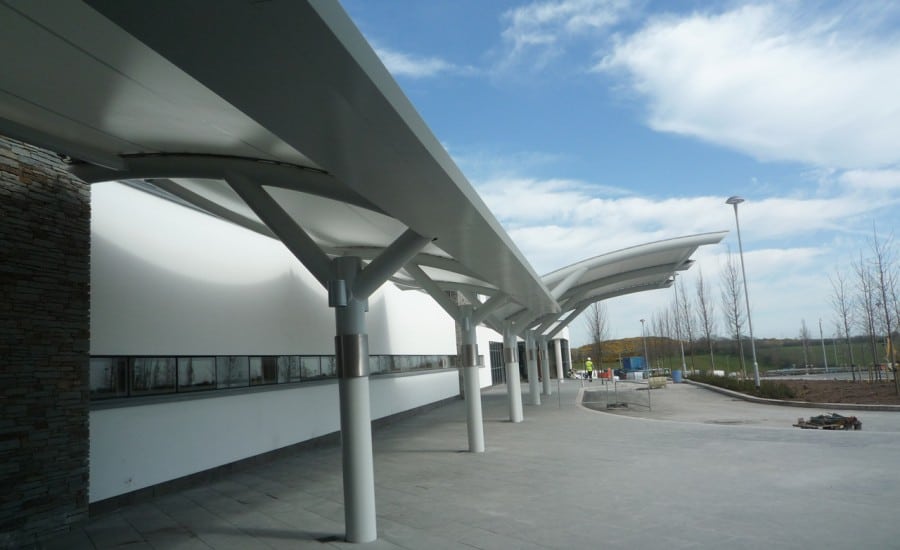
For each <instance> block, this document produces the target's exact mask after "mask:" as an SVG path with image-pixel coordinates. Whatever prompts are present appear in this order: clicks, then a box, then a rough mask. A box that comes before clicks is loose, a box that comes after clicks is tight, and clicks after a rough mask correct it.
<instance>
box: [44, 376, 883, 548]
mask: <svg viewBox="0 0 900 550" xmlns="http://www.w3.org/2000/svg"><path fill="white" fill-rule="evenodd" d="M594 384H597V383H596V382H595V383H594ZM560 388H561V389H562V393H561V395H560V396H556V395H554V396H550V397H549V398H545V399H544V400H543V404H542V405H540V406H529V407H526V409H525V420H524V421H523V422H522V423H519V424H512V423H510V422H507V421H505V420H503V418H504V417H505V414H506V407H507V405H506V395H505V388H494V389H490V390H487V391H486V392H485V393H484V397H483V403H484V410H485V417H486V418H489V419H495V420H494V421H488V422H486V423H485V441H486V446H487V451H486V452H485V453H483V454H472V453H467V452H459V451H460V450H461V449H463V448H464V447H465V445H466V433H465V406H464V403H462V402H461V401H460V402H453V403H450V404H448V405H446V406H443V407H440V408H437V409H433V410H430V411H427V412H424V413H421V414H417V415H414V416H411V417H409V418H406V419H403V420H400V421H397V422H395V423H392V424H390V425H387V426H384V427H381V428H379V429H378V430H376V432H375V437H374V438H373V442H374V450H375V476H376V507H377V513H378V527H379V540H378V541H377V542H376V543H373V544H369V545H350V544H347V543H344V542H342V540H341V539H342V537H343V506H342V498H343V495H342V489H341V480H340V461H339V455H340V453H339V450H338V449H337V448H336V447H320V448H315V449H307V450H303V451H298V452H297V453H296V454H292V455H289V456H286V457H283V458H280V459H278V460H276V461H274V462H272V463H268V464H261V465H255V466H253V467H252V468H248V469H246V470H243V471H241V472H237V473H234V474H231V475H228V476H225V478H223V479H222V480H220V481H217V482H215V483H211V484H208V485H206V486H203V487H198V488H194V489H189V490H185V491H182V492H180V493H178V494H174V495H168V496H165V497H160V498H157V499H153V500H151V501H148V502H147V503H144V504H142V505H140V506H135V507H127V508H123V509H122V510H119V511H117V512H113V513H111V514H108V515H106V516H103V517H98V518H93V519H91V520H90V521H89V522H88V524H87V525H85V526H84V527H82V528H81V529H79V530H77V531H76V532H74V533H72V534H71V535H69V536H70V537H71V538H70V539H68V540H69V541H72V542H73V544H72V545H71V546H68V547H69V548H76V549H77V548H93V547H94V546H97V547H101V546H100V545H99V544H97V542H100V543H101V544H103V545H105V546H102V547H111V546H110V545H115V544H126V543H133V544H135V545H139V544H145V545H152V546H153V547H156V548H181V547H182V545H184V547H185V548H203V547H209V548H217V549H221V548H242V549H246V548H287V547H292V548H294V547H299V548H307V547H308V548H317V547H321V548H327V547H332V548H348V547H353V548H360V547H362V548H378V549H382V548H384V549H388V550H394V549H397V548H410V549H411V548H469V549H471V548H485V549H486V548H650V549H652V548H661V549H662V548H664V549H666V550H672V549H681V548H684V549H707V548H716V549H718V548H761V547H774V548H811V547H815V548H823V549H829V548H848V547H852V548H891V547H897V542H896V541H898V540H900V526H898V525H900V523H898V522H896V521H895V520H894V517H893V516H894V515H895V511H896V510H897V509H898V507H900V476H898V475H897V473H896V467H895V464H896V457H897V456H900V413H891V412H879V413H872V412H865V413H860V414H858V415H857V416H859V417H860V418H861V419H862V420H863V431H859V432H822V431H810V430H800V429H798V428H792V427H790V424H792V423H793V422H795V421H796V419H797V417H799V416H810V415H811V414H817V413H816V411H814V410H810V409H792V408H782V407H775V406H769V405H757V404H752V403H746V402H743V401H735V400H733V399H731V398H728V397H725V396H722V395H719V394H715V393H712V392H709V391H707V390H702V389H700V388H695V387H692V386H687V385H669V386H668V387H667V388H665V389H660V390H653V392H652V395H651V398H652V400H653V408H652V410H650V409H646V408H645V409H640V408H638V407H635V408H633V409H629V410H625V411H617V412H615V413H614V414H610V413H607V412H605V407H604V408H603V409H604V412H597V411H595V410H590V409H589V408H587V407H585V406H582V405H581V404H580V403H579V401H578V399H579V394H580V393H581V391H582V388H581V384H579V383H578V382H571V381H570V382H565V383H563V384H561V385H560ZM587 389H588V390H592V391H596V390H597V389H599V390H602V391H603V392H604V393H605V388H596V387H594V388H592V387H588V388H587ZM620 389H622V391H623V392H625V391H626V387H624V386H623V387H622V388H620ZM641 392H642V390H638V389H637V387H636V386H635V387H634V388H632V390H631V393H632V395H631V396H629V397H630V398H634V399H640V398H641V397H642V396H641ZM643 393H646V390H643ZM526 397H527V396H526ZM589 397H593V398H596V397H599V396H597V395H594V396H589ZM823 412H828V411H823ZM842 414H844V413H842ZM167 518H168V519H167ZM92 534H93V535H94V536H95V537H94V538H91V535H92ZM81 535H84V536H81ZM57 547H59V546H57ZM129 547H132V546H129Z"/></svg>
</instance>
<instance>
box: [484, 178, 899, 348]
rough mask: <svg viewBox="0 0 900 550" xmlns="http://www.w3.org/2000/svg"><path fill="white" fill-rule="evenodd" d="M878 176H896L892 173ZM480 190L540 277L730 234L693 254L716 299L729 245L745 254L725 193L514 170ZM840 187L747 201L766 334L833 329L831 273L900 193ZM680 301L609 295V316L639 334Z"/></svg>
mask: <svg viewBox="0 0 900 550" xmlns="http://www.w3.org/2000/svg"><path fill="white" fill-rule="evenodd" d="M869 176H872V174H868V173H860V174H856V175H849V176H847V175H846V174H844V175H842V177H846V178H847V179H850V180H852V179H853V178H854V177H858V178H860V179H863V180H866V181H869V180H868V179H866V178H867V177H869ZM874 176H875V179H876V180H877V179H878V177H884V178H886V179H888V180H889V181H893V180H891V179H890V178H891V176H889V175H886V174H881V173H877V174H875V175H874ZM476 187H477V189H478V191H479V193H480V194H481V196H482V197H483V199H484V200H485V202H486V203H487V205H488V207H489V208H490V209H491V211H492V212H493V213H494V215H496V216H497V217H498V219H499V220H500V222H501V223H502V224H503V226H504V227H505V228H506V230H507V231H508V232H509V234H510V236H511V238H512V239H513V241H514V242H515V243H516V245H517V246H518V247H519V249H520V250H521V251H522V252H523V254H524V255H525V257H526V258H528V260H529V262H530V263H531V264H532V266H534V268H535V270H536V271H537V272H538V273H547V272H549V271H552V270H555V269H558V268H560V267H563V266H565V265H569V264H571V263H574V262H576V261H579V260H582V259H584V258H587V257H590V256H593V255H596V254H601V253H605V252H611V251H614V250H618V249H620V248H625V247H628V246H632V245H636V244H641V243H647V242H652V241H657V240H661V239H667V238H672V237H677V236H683V235H690V234H694V233H702V232H708V231H720V230H728V231H729V232H730V233H729V235H728V236H727V237H726V238H725V241H724V242H723V243H722V244H720V245H718V246H707V247H703V248H701V249H700V250H698V251H697V253H696V254H695V255H694V259H695V260H697V265H696V266H695V267H694V268H692V269H691V270H690V271H688V272H686V273H684V274H683V277H684V278H685V282H686V283H687V284H688V287H689V289H692V288H693V286H692V285H693V284H694V282H693V281H694V278H695V277H696V273H697V271H698V268H702V269H703V272H704V275H705V276H706V277H707V278H708V279H709V281H710V284H711V285H712V286H713V289H714V292H713V294H714V297H715V299H716V301H718V284H719V282H718V272H719V269H720V267H721V264H722V258H723V256H724V254H726V251H727V250H728V248H730V249H731V251H732V253H735V254H736V253H737V252H738V243H737V236H736V233H735V231H734V213H733V210H732V208H731V207H729V206H728V205H726V204H725V197H724V196H700V197H683V198H661V199H658V198H653V197H639V196H636V195H633V194H629V193H628V191H627V190H623V189H620V188H615V187H603V186H595V185H593V184H591V183H588V182H583V181H577V180H567V179H546V180H541V179H536V178H523V177H515V176H512V175H506V176H498V177H495V178H490V179H487V180H485V181H483V182H481V183H477V182H476ZM837 191H838V192H839V193H840V194H836V195H834V196H830V197H806V196H787V197H784V196H782V197H777V196H776V197H770V198H765V199H753V198H750V199H748V200H747V202H745V203H743V204H741V205H740V207H739V213H740V220H741V230H742V237H743V243H744V258H745V262H746V268H747V276H748V278H749V281H750V287H749V289H750V294H751V303H752V305H753V322H754V327H755V329H756V331H757V335H758V336H777V337H792V336H795V335H796V331H797V330H798V328H797V327H799V322H800V319H801V318H806V320H807V322H808V323H813V322H814V321H815V320H817V319H818V318H819V317H822V318H823V320H824V322H825V323H826V325H828V323H830V319H831V317H832V313H831V307H830V303H829V296H830V292H831V291H830V286H829V282H828V275H829V274H831V273H833V272H834V269H835V267H836V266H838V265H843V266H845V267H847V266H848V265H849V264H848V262H849V261H851V260H852V259H853V258H855V257H856V256H855V255H856V253H857V252H858V250H859V247H860V246H861V245H864V242H865V239H866V238H867V237H868V235H869V234H870V232H871V223H872V220H873V219H878V217H879V215H880V214H881V213H882V212H884V209H885V207H886V206H887V207H888V208H889V205H890V204H891V201H893V203H896V202H897V201H898V199H896V198H892V197H894V196H895V195H896V193H890V192H886V193H882V195H881V198H880V199H878V200H873V197H875V196H876V195H875V194H873V193H872V192H871V191H868V190H863V191H860V190H859V189H857V188H855V187H853V186H851V185H848V184H847V185H843V186H839V187H838V188H837ZM690 292H693V290H690ZM673 298H674V294H673V291H672V290H671V289H668V290H654V291H650V292H644V293H640V294H637V295H633V296H624V297H620V298H615V299H613V300H610V301H609V302H608V303H607V304H608V306H609V311H610V318H611V319H613V318H615V320H614V321H613V323H612V326H613V332H614V334H613V335H612V337H626V336H635V335H637V334H639V329H640V325H639V323H638V322H637V320H638V319H640V318H642V317H644V318H649V317H650V316H652V315H653V314H654V313H655V312H657V311H658V310H659V309H661V308H663V307H665V306H666V305H667V304H668V303H669V302H670V301H671V300H672V299H673ZM631 319H633V320H634V322H633V323H632V322H631V321H629V320H631ZM573 324H574V326H573V327H572V336H573V342H574V343H576V344H578V343H583V341H584V339H586V338H587V336H586V334H585V335H583V336H582V334H583V333H584V330H583V329H582V328H580V327H579V325H580V324H582V321H580V320H576V321H574V323H573ZM826 328H827V327H826ZM829 330H830V329H829ZM722 331H724V329H722Z"/></svg>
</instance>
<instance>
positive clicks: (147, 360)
mask: <svg viewBox="0 0 900 550" xmlns="http://www.w3.org/2000/svg"><path fill="white" fill-rule="evenodd" d="M174 391H175V358H174V357H135V358H134V359H133V361H132V363H131V393H132V395H144V394H150V393H167V392H174Z"/></svg>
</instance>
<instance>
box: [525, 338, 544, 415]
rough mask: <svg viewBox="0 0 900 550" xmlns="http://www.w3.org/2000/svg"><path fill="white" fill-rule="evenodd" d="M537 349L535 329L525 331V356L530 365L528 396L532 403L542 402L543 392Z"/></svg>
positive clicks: (528, 365)
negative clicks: (541, 390)
mask: <svg viewBox="0 0 900 550" xmlns="http://www.w3.org/2000/svg"><path fill="white" fill-rule="evenodd" d="M536 351H537V350H536V349H535V345H534V331H531V330H526V331H525V357H526V366H527V367H528V397H529V403H530V404H531V405H540V404H541V392H540V389H539V388H540V386H539V385H538V368H537V357H535V355H536V353H535V352H536Z"/></svg>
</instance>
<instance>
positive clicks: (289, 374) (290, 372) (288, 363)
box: [277, 355, 300, 384]
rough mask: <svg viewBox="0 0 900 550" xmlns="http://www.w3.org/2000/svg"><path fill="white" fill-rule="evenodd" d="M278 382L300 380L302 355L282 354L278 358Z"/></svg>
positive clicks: (284, 382)
mask: <svg viewBox="0 0 900 550" xmlns="http://www.w3.org/2000/svg"><path fill="white" fill-rule="evenodd" d="M277 364H278V383H279V384H286V383H288V382H299V381H300V357H299V356H297V355H281V356H279V357H278V360H277Z"/></svg>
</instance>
